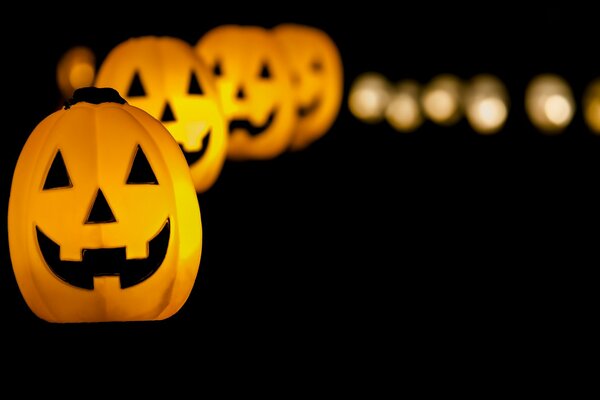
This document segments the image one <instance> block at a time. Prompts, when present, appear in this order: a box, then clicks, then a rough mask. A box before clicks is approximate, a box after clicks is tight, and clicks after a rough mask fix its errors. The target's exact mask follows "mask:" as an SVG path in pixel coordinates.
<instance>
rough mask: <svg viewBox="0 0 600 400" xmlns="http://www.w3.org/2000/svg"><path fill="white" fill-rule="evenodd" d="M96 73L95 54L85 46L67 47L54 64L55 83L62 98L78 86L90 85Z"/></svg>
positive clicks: (66, 97) (68, 95) (67, 96)
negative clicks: (55, 64)
mask: <svg viewBox="0 0 600 400" xmlns="http://www.w3.org/2000/svg"><path fill="white" fill-rule="evenodd" d="M95 75H96V56H95V55H94V53H93V52H92V50H91V49H89V48H88V47H85V46H76V47H73V48H71V49H69V50H68V51H67V52H66V53H65V54H64V55H63V56H62V57H61V58H60V60H59V61H58V64H57V66H56V83H57V85H58V88H59V90H60V92H61V94H62V96H63V98H64V99H68V98H70V97H71V96H72V95H73V91H74V90H75V89H78V88H80V87H86V86H91V85H92V83H93V82H94V77H95Z"/></svg>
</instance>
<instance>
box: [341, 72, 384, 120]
mask: <svg viewBox="0 0 600 400" xmlns="http://www.w3.org/2000/svg"><path fill="white" fill-rule="evenodd" d="M391 92H392V88H391V85H390V83H389V82H388V80H387V79H386V78H385V77H384V76H383V75H381V74H378V73H376V72H366V73H364V74H362V75H360V76H358V77H357V78H356V79H355V80H354V82H353V84H352V86H351V88H350V94H349V96H348V107H349V108H350V111H351V112H352V114H354V116H355V117H356V118H358V119H360V120H362V121H364V122H368V123H375V122H380V121H381V120H382V119H383V118H384V114H385V110H386V108H387V106H388V104H389V102H390V99H391Z"/></svg>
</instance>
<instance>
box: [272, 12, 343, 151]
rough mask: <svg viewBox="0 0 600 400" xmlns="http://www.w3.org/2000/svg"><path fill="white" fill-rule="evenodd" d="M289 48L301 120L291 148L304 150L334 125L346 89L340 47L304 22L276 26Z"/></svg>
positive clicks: (284, 45) (286, 49) (281, 39)
mask: <svg viewBox="0 0 600 400" xmlns="http://www.w3.org/2000/svg"><path fill="white" fill-rule="evenodd" d="M273 33H274V34H275V37H276V38H277V40H278V41H279V42H280V43H281V45H282V47H283V49H284V50H285V53H286V56H287V58H288V61H289V63H290V69H291V71H292V82H293V84H294V89H295V95H296V102H297V105H296V112H297V114H298V122H297V126H296V131H295V133H294V136H293V138H292V142H291V145H290V148H291V149H292V150H300V149H303V148H305V147H306V146H308V145H309V144H311V143H312V142H314V141H315V140H317V139H319V138H320V137H321V136H323V135H324V134H325V133H327V131H328V130H329V129H330V128H331V126H332V125H333V123H334V122H335V119H336V117H337V115H338V113H339V110H340V106H341V103H342V95H343V91H344V77H343V65H342V59H341V56H340V53H339V50H338V48H337V46H336V45H335V43H334V42H333V40H332V39H331V37H330V36H329V35H328V34H327V33H325V32H324V31H322V30H320V29H317V28H314V27H311V26H306V25H300V24H292V23H286V24H280V25H278V26H276V27H275V28H274V29H273Z"/></svg>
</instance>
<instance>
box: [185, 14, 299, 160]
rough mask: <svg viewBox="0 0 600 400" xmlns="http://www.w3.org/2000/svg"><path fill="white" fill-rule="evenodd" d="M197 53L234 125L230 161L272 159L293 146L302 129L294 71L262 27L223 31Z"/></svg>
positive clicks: (225, 27) (201, 42)
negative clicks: (296, 131)
mask: <svg viewBox="0 0 600 400" xmlns="http://www.w3.org/2000/svg"><path fill="white" fill-rule="evenodd" d="M196 52H197V54H199V55H200V58H201V59H202V60H204V62H205V64H207V65H208V66H209V67H210V68H212V72H213V76H214V78H215V83H216V86H217V90H218V91H219V94H220V98H221V106H222V107H223V113H224V115H225V119H226V120H227V122H228V124H229V145H228V151H227V157H228V158H229V159H233V160H244V159H269V158H274V157H276V156H278V155H280V154H281V153H283V152H284V151H285V150H286V149H287V148H288V146H289V144H290V141H291V139H292V134H293V132H294V129H295V127H296V120H297V117H296V103H295V100H294V91H293V88H292V81H291V75H290V69H289V66H288V63H287V59H286V58H285V55H284V52H283V49H282V48H281V47H280V45H279V43H278V42H277V40H276V39H275V37H274V36H273V35H272V34H271V32H270V31H268V30H267V29H265V28H262V27H258V26H240V25H222V26H219V27H216V28H214V29H212V30H210V31H208V32H207V33H205V34H204V35H203V36H202V37H201V38H200V39H199V40H198V42H197V43H196Z"/></svg>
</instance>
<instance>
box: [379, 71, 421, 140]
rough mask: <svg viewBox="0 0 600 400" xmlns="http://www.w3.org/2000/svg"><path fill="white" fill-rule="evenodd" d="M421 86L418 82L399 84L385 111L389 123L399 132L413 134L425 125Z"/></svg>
mask: <svg viewBox="0 0 600 400" xmlns="http://www.w3.org/2000/svg"><path fill="white" fill-rule="evenodd" d="M420 90H421V88H420V86H419V84H418V83H417V82H416V81H413V80H403V81H400V82H398V84H397V85H396V86H395V87H394V90H393V92H392V93H391V99H390V102H389V104H388V106H387V107H386V109H385V118H386V120H387V121H388V123H389V124H390V125H391V126H392V127H393V128H394V129H396V130H397V131H399V132H412V131H414V130H415V129H417V128H418V127H419V126H421V124H422V123H423V114H422V111H421V104H420V102H419V95H420Z"/></svg>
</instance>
